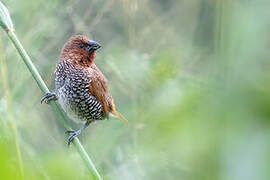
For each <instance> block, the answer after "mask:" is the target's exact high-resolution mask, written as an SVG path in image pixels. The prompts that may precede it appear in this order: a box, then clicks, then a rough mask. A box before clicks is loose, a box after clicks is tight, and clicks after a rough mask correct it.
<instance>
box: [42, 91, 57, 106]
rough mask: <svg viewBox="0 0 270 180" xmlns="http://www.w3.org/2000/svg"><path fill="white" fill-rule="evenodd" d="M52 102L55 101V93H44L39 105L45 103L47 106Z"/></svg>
mask: <svg viewBox="0 0 270 180" xmlns="http://www.w3.org/2000/svg"><path fill="white" fill-rule="evenodd" d="M52 100H54V101H55V100H57V97H56V94H55V93H46V94H45V95H44V96H43V97H42V98H41V100H40V103H41V104H42V103H43V102H45V103H46V104H49V102H50V101H52Z"/></svg>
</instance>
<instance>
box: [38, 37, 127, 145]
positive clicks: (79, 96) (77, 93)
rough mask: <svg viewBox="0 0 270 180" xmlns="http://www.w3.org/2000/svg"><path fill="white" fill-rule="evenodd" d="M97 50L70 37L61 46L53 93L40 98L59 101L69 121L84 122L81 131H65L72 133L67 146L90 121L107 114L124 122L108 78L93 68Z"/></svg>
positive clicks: (82, 39)
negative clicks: (115, 103) (114, 100)
mask: <svg viewBox="0 0 270 180" xmlns="http://www.w3.org/2000/svg"><path fill="white" fill-rule="evenodd" d="M100 47H101V46H100V45H99V44H98V43H97V42H95V41H91V40H89V39H88V38H87V37H85V36H82V35H75V36H73V37H71V38H70V39H69V40H68V41H67V42H66V43H65V45H64V46H63V48H62V51H61V56H60V60H59V62H58V64H57V66H56V71H55V87H56V92H55V93H49V94H46V95H45V96H44V97H43V98H42V101H45V102H49V101H50V100H56V99H58V101H59V104H60V105H61V107H62V108H63V110H64V111H65V112H67V114H68V115H69V116H70V117H71V118H72V119H75V120H80V121H85V125H84V126H83V127H82V128H81V129H80V130H78V131H73V130H68V131H67V132H68V133H72V134H71V135H70V137H69V141H68V142H69V144H70V142H71V141H72V140H73V138H74V137H76V136H77V135H79V134H80V133H81V132H82V130H84V129H85V128H86V127H87V126H88V125H89V124H90V123H91V122H93V121H96V120H102V119H105V118H108V117H109V115H110V114H111V115H113V116H115V117H117V118H119V119H121V120H122V121H123V122H125V123H127V120H126V119H125V118H124V117H123V116H121V114H119V113H118V112H117V111H116V109H115V105H114V102H113V98H112V96H111V95H110V93H109V85H108V82H107V79H106V78H105V76H104V75H103V74H102V72H101V71H100V70H99V69H98V67H97V66H96V65H95V58H96V50H97V49H99V48H100Z"/></svg>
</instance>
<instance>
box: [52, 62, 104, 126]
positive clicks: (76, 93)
mask: <svg viewBox="0 0 270 180" xmlns="http://www.w3.org/2000/svg"><path fill="white" fill-rule="evenodd" d="M90 83H91V75H90V74H89V72H88V71H87V69H85V68H82V67H77V66H74V65H73V64H71V63H69V62H66V61H60V62H59V63H58V64H57V67H56V71H55V88H56V95H57V97H58V102H59V104H60V105H61V107H62V108H63V110H64V111H65V112H66V113H67V114H68V116H69V117H70V118H71V119H73V120H80V121H95V120H101V119H104V118H105V116H104V114H103V112H102V104H101V103H100V102H99V101H98V100H97V99H96V98H95V97H94V96H92V95H91V94H90V91H89V85H90Z"/></svg>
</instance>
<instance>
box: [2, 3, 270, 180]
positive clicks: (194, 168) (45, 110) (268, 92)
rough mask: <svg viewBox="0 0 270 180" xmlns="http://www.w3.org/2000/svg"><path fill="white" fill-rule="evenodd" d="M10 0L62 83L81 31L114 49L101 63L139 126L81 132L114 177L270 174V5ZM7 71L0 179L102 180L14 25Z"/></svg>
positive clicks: (230, 179)
mask: <svg viewBox="0 0 270 180" xmlns="http://www.w3.org/2000/svg"><path fill="white" fill-rule="evenodd" d="M3 3H4V4H5V5H6V6H7V7H8V9H9V11H10V13H11V17H12V19H13V22H14V24H15V29H16V33H17V35H18V37H19V38H20V40H21V42H22V43H23V45H24V47H25V48H26V50H27V51H28V53H29V54H30V56H31V58H32V60H33V62H34V64H35V65H36V67H37V69H38V71H39V72H40V73H41V75H42V77H43V78H44V80H45V82H46V83H47V84H48V86H49V87H50V89H51V90H53V89H54V75H53V73H54V69H55V64H56V62H57V61H58V57H59V54H60V50H61V47H62V45H63V44H64V43H65V41H67V39H68V38H69V37H70V36H72V35H74V34H84V35H87V36H89V37H90V38H91V39H93V40H96V41H98V42H99V43H100V44H101V45H102V46H103V48H102V49H101V50H99V52H98V55H97V60H96V64H97V65H98V66H99V67H100V69H101V70H102V71H103V72H104V74H105V75H106V76H107V78H108V80H109V82H110V89H111V93H112V95H113V96H114V99H115V102H116V105H117V106H118V110H119V111H120V112H121V113H122V114H123V115H125V116H126V117H127V119H129V121H130V126H129V127H126V126H125V125H124V124H122V123H121V122H120V121H118V120H116V119H110V120H106V121H101V122H97V123H95V124H93V125H92V126H90V127H89V128H88V129H87V130H86V131H85V132H84V133H83V134H82V135H81V136H80V137H79V138H80V139H81V141H82V143H83V144H84V146H85V148H86V150H87V152H88V153H89V154H90V156H91V158H92V159H93V161H94V163H95V165H96V166H97V168H98V170H99V171H100V173H101V174H102V176H103V177H104V179H108V180H113V179H115V180H116V179H117V180H120V179H121V180H140V179H146V180H159V179H160V180H163V179H170V180H176V179H177V180H178V179H179V180H180V179H183V180H198V179H200V180H242V179H243V180H254V179H256V180H260V179H265V180H267V179H270V170H269V169H270V121H269V120H270V51H269V49H270V35H269V32H270V23H269V22H270V21H269V19H270V11H269V7H270V1H269V0H256V1H248V0H246V1H245V0H166V1H165V0H164V1H163V0H132V1H129V0H92V1H87V0H68V1H66V0H58V1H54V0H47V1H37V0H3ZM0 72H1V73H0V179H1V180H2V179H3V180H7V179H27V180H28V179H46V180H50V179H51V180H55V179H56V180H58V179H91V177H90V176H89V174H88V171H87V169H86V168H85V166H84V164H83V162H82V160H81V158H80V157H79V155H78V154H77V152H76V150H75V149H74V147H72V146H71V147H68V146H67V137H66V135H65V134H64V131H65V129H64V128H63V126H62V124H61V122H60V121H59V120H58V119H57V117H56V116H55V114H54V112H53V111H52V109H51V108H50V107H49V106H47V105H41V104H40V97H41V96H42V95H43V94H42V93H41V91H40V90H39V89H38V87H37V85H36V83H35V82H34V80H33V78H32V77H31V75H30V73H29V72H28V71H27V69H26V67H25V65H24V64H23V63H22V61H21V58H20V57H19V56H18V54H17V52H16V50H15V48H14V47H13V45H12V44H11V42H10V41H9V40H8V38H7V36H6V34H5V33H4V31H2V32H1V33H0ZM70 123H71V125H72V127H74V128H79V127H80V125H79V124H74V123H73V122H72V121H71V122H70Z"/></svg>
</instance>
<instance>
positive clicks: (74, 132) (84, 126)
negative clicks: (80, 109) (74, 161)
mask: <svg viewBox="0 0 270 180" xmlns="http://www.w3.org/2000/svg"><path fill="white" fill-rule="evenodd" d="M89 124H90V122H86V123H85V124H84V125H83V126H82V127H81V128H80V129H79V130H77V131H74V130H66V132H65V133H66V134H69V133H71V135H70V136H69V137H68V145H70V143H71V142H72V141H73V139H74V138H75V137H77V136H78V135H79V134H81V133H82V131H83V130H84V129H85V128H87V127H88V126H89Z"/></svg>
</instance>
